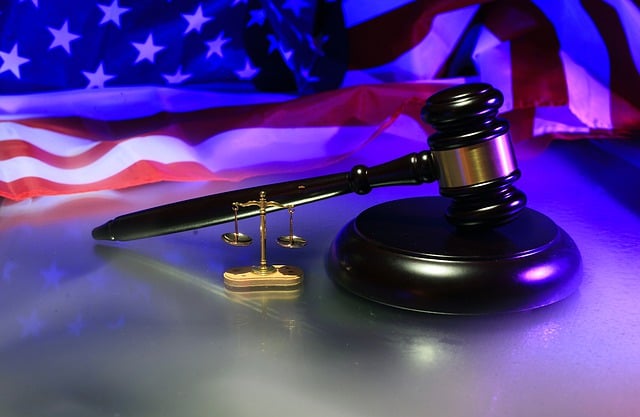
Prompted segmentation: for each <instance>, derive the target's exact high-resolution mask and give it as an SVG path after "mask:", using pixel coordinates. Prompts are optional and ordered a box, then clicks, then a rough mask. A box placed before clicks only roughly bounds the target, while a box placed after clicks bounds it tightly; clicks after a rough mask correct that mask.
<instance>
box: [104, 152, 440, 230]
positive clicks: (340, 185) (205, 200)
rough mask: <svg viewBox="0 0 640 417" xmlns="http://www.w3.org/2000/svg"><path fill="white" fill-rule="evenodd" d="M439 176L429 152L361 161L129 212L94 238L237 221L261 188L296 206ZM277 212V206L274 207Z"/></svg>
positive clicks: (249, 210) (246, 214) (253, 211)
mask: <svg viewBox="0 0 640 417" xmlns="http://www.w3.org/2000/svg"><path fill="white" fill-rule="evenodd" d="M437 177H438V169H437V166H436V163H435V161H434V159H433V155H432V153H431V152H430V151H423V152H419V153H411V154H408V155H406V156H403V157H400V158H398V159H394V160H392V161H390V162H387V163H384V164H381V165H376V166H373V167H366V166H364V165H356V166H354V167H353V168H352V169H351V171H349V172H344V173H340V174H330V175H325V176H320V177H313V178H307V179H302V180H294V181H287V182H281V183H276V184H270V185H264V186H258V187H252V188H245V189H242V190H234V191H228V192H225V193H220V194H213V195H208V196H204V197H198V198H194V199H190V200H184V201H179V202H175V203H171V204H167V205H163V206H158V207H154V208H149V209H145V210H141V211H137V212H134V213H129V214H124V215H122V216H119V217H116V218H115V219H113V220H109V221H108V222H106V223H105V224H103V225H101V226H98V227H96V228H95V229H94V230H93V232H92V236H93V238H94V239H97V240H119V241H127V240H135V239H143V238H148V237H153V236H161V235H166V234H170V233H177V232H183V231H186V230H193V229H198V228H201V227H206V226H212V225H215V224H220V223H225V222H228V221H232V220H233V219H234V214H233V210H232V204H233V203H235V202H244V201H247V200H255V199H256V198H257V197H258V195H259V193H260V192H261V191H264V192H265V193H266V195H267V198H268V199H269V200H275V201H278V202H279V203H281V204H283V205H290V204H291V205H296V206H297V205H301V204H307V203H311V202H314V201H318V200H322V199H326V198H330V197H336V196H339V195H343V194H348V193H352V192H355V193H357V194H366V193H368V192H369V191H371V189H372V188H375V187H382V186H388V185H412V184H422V183H425V182H433V181H435V180H436V179H437ZM274 210H278V208H276V207H274V208H272V209H270V210H269V211H274ZM258 214H259V209H258V208H247V209H243V210H240V211H239V212H238V218H246V217H251V216H255V215H258Z"/></svg>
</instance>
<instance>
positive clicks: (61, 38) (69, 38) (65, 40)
mask: <svg viewBox="0 0 640 417" xmlns="http://www.w3.org/2000/svg"><path fill="white" fill-rule="evenodd" d="M48 29H49V32H51V34H52V35H53V41H52V42H51V45H49V49H53V48H55V47H56V46H61V47H62V48H63V49H64V50H65V51H67V53H68V54H71V42H73V41H75V40H76V39H78V38H79V37H80V35H76V34H74V33H70V32H69V21H68V20H67V21H65V22H64V24H63V25H62V27H61V28H60V29H53V28H48Z"/></svg>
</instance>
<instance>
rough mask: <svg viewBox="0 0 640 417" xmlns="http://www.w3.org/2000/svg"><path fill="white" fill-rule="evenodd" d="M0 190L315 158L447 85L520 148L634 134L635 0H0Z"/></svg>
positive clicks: (60, 187) (57, 187)
mask: <svg viewBox="0 0 640 417" xmlns="http://www.w3.org/2000/svg"><path fill="white" fill-rule="evenodd" d="M0 4H1V6H0V7H1V8H0V11H1V13H0V89H1V90H0V91H2V96H0V141H1V143H0V196H3V197H6V198H9V199H12V200H21V199H26V198H31V197H37V196H44V195H56V194H70V193H81V192H88V191H95V190H104V189H120V188H125V187H131V186H136V185H141V184H145V183H151V182H158V181H201V180H207V181H209V180H217V179H240V178H244V177H247V176H251V175H257V174H263V173H268V172H273V171H274V170H282V169H286V170H287V171H292V170H296V169H302V168H300V167H304V168H305V169H306V168H310V167H314V166H319V165H326V164H330V163H332V162H333V161H335V160H336V159H337V158H340V157H342V156H344V155H347V154H349V153H351V152H353V151H354V150H356V149H358V148H359V147H361V146H363V145H364V144H366V143H367V142H368V141H370V140H372V139H374V138H375V136H376V135H377V134H379V133H380V132H381V131H383V130H384V129H386V128H388V127H389V126H391V125H392V124H393V123H395V122H396V121H398V120H399V119H400V118H403V119H408V120H411V121H412V123H414V124H415V126H417V130H418V131H420V132H423V134H424V136H425V138H426V135H428V133H429V127H427V126H424V124H423V123H421V122H420V121H419V120H418V118H417V116H418V114H419V109H420V107H421V105H422V103H423V102H424V100H425V99H426V98H427V97H428V96H429V95H431V94H432V93H434V92H435V91H437V90H438V89H440V88H442V87H443V86H446V85H452V84H457V83H461V82H466V81H484V82H489V83H491V84H493V85H494V86H495V87H497V88H498V89H500V90H501V91H502V92H503V93H504V95H505V104H504V106H503V108H502V110H503V112H504V116H505V117H507V118H508V119H509V120H510V121H511V125H512V135H513V138H514V140H515V142H516V144H517V148H518V149H519V151H520V152H522V153H526V152H529V151H537V150H539V149H543V148H544V147H545V146H546V144H547V143H548V142H549V141H550V140H552V139H557V138H561V139H572V138H584V137H603V138H627V137H632V136H634V135H636V136H637V135H638V132H639V131H640V77H639V74H638V69H639V68H640V47H639V45H640V11H639V7H638V2H637V1H636V0H607V1H604V0H566V1H556V0H535V1H528V0H497V1H469V0H453V1H452V0H417V1H408V0H375V1H374V0H370V1H366V2H364V1H358V0H343V1H339V0H316V1H313V0H209V1H192V0H180V1H179V0H135V1H134V0H98V1H89V0H81V1H78V0H6V1H2V2H1V3H0Z"/></svg>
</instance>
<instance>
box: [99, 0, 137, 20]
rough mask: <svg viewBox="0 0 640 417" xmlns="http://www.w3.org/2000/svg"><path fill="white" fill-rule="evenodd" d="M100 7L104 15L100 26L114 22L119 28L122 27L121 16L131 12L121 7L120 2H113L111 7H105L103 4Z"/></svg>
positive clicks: (114, 0) (115, 0) (116, 0)
mask: <svg viewBox="0 0 640 417" xmlns="http://www.w3.org/2000/svg"><path fill="white" fill-rule="evenodd" d="M98 7H99V8H100V9H102V13H104V16H103V17H102V20H101V21H100V24H101V25H102V24H106V23H109V22H113V23H114V24H115V25H116V26H117V27H120V15H122V14H124V13H127V12H128V11H129V10H131V9H130V8H128V7H120V6H118V0H113V3H111V6H105V5H103V4H98Z"/></svg>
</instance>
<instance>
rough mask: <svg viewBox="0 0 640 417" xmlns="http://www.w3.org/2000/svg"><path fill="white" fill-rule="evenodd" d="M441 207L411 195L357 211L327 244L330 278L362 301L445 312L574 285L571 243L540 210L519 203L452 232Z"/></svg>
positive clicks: (540, 298) (532, 300) (479, 308)
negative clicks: (502, 218) (509, 215)
mask: <svg viewBox="0 0 640 417" xmlns="http://www.w3.org/2000/svg"><path fill="white" fill-rule="evenodd" d="M448 205H449V200H447V199H445V198H442V197H419V198H408V199H403V200H396V201H391V202H388V203H383V204H380V205H377V206H374V207H371V208H369V209H367V210H365V211H364V212H362V213H361V214H360V215H359V216H358V217H357V218H356V219H354V220H352V221H351V222H350V223H349V224H347V225H346V226H345V227H344V228H343V229H342V230H341V231H340V233H339V234H338V236H337V237H336V239H335V240H334V242H333V244H332V245H331V249H330V253H329V257H328V270H329V274H330V276H331V277H332V278H333V279H334V280H335V282H336V283H337V284H339V285H340V286H341V287H344V288H345V289H347V290H348V291H351V292H353V293H354V294H357V295H359V296H361V297H364V298H367V299H369V300H373V301H376V302H379V303H383V304H387V305H390V306H394V307H400V308H404V309H410V310H418V311H424V312H432V313H445V314H469V315H475V314H488V313H503V312H514V311H523V310H530V309H534V308H538V307H542V306H545V305H548V304H551V303H554V302H556V301H559V300H562V299H563V298H565V297H567V296H568V295H569V294H571V293H572V292H573V291H574V290H575V289H576V288H577V287H578V285H579V283H580V280H581V258H580V253H579V251H578V248H577V247H576V245H575V243H574V242H573V240H572V239H571V237H569V235H568V234H567V233H566V232H565V231H564V230H562V229H561V228H560V227H558V226H557V225H556V224H555V223H554V222H553V221H552V220H551V219H549V218H548V217H546V216H545V215H543V214H541V213H539V212H537V211H535V210H532V209H529V208H525V209H524V210H523V211H522V212H521V213H520V215H519V216H518V217H517V218H516V219H515V220H513V221H511V222H510V223H507V224H505V225H503V226H500V227H496V228H493V229H484V230H482V229H479V230H458V229H456V228H455V227H454V226H452V225H450V224H449V223H448V222H447V221H446V219H445V218H444V213H445V211H446V208H447V207H448Z"/></svg>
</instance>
